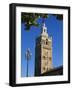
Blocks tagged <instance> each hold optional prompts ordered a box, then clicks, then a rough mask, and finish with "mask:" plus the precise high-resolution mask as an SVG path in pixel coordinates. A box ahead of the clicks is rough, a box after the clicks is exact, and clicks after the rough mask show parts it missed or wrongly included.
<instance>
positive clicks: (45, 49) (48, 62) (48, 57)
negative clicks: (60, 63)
mask: <svg viewBox="0 0 72 90" xmlns="http://www.w3.org/2000/svg"><path fill="white" fill-rule="evenodd" d="M51 69H52V37H48V33H47V27H46V25H45V23H43V24H42V28H41V34H40V36H39V37H38V38H36V47H35V76H38V75H41V74H43V73H46V72H48V71H50V70H51Z"/></svg>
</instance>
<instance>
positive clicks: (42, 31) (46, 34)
mask: <svg viewBox="0 0 72 90" xmlns="http://www.w3.org/2000/svg"><path fill="white" fill-rule="evenodd" d="M41 35H42V36H47V37H48V33H47V27H46V25H45V22H43V23H42V30H41Z"/></svg>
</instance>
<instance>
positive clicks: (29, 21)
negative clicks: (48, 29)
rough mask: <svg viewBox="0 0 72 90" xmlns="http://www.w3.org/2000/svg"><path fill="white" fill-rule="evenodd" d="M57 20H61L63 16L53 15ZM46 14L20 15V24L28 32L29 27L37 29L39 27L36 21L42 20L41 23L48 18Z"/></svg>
mask: <svg viewBox="0 0 72 90" xmlns="http://www.w3.org/2000/svg"><path fill="white" fill-rule="evenodd" d="M53 15H54V16H55V17H56V18H57V19H58V20H62V19H63V16H62V15H58V14H53ZM48 16H49V15H48V14H41V13H22V14H21V22H23V23H24V24H25V30H27V31H29V30H30V27H31V26H35V27H38V26H40V24H39V23H37V19H39V18H43V21H44V19H45V18H48Z"/></svg>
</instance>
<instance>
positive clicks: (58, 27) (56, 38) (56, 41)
mask: <svg viewBox="0 0 72 90" xmlns="http://www.w3.org/2000/svg"><path fill="white" fill-rule="evenodd" d="M37 22H38V23H40V24H42V18H40V19H38V20H37ZM45 24H46V27H47V32H48V35H49V36H52V40H53V41H52V48H53V51H52V61H53V66H54V67H58V66H61V65H62V64H63V21H62V20H57V19H56V17H55V16H53V15H49V17H48V18H47V19H45ZM40 33H41V27H34V26H32V27H31V28H30V31H26V30H25V26H24V23H21V76H22V77H26V70H27V60H26V59H25V52H26V50H27V48H30V51H31V53H32V57H31V60H29V63H28V64H29V65H28V76H29V77H32V76H34V69H35V39H36V38H37V37H38V36H39V35H40Z"/></svg>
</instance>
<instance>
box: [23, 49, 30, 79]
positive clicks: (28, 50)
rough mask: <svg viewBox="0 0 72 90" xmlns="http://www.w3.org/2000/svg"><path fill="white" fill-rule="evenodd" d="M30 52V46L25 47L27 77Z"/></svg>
mask: <svg viewBox="0 0 72 90" xmlns="http://www.w3.org/2000/svg"><path fill="white" fill-rule="evenodd" d="M31 56H32V54H31V52H30V48H28V49H27V51H26V53H25V58H26V60H27V75H26V76H27V77H28V63H29V60H30V59H31Z"/></svg>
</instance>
